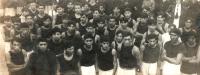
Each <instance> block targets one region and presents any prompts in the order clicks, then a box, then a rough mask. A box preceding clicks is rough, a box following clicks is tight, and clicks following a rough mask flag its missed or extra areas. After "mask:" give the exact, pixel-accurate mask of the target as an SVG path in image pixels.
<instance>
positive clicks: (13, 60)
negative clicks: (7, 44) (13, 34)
mask: <svg viewBox="0 0 200 75" xmlns="http://www.w3.org/2000/svg"><path fill="white" fill-rule="evenodd" d="M27 61H28V55H27V53H26V51H25V50H24V49H22V48H21V43H20V41H19V40H12V41H11V50H10V51H9V52H8V53H6V63H7V66H8V71H9V75H28V73H27V72H26V68H25V67H26V65H27Z"/></svg>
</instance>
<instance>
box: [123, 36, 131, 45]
mask: <svg viewBox="0 0 200 75" xmlns="http://www.w3.org/2000/svg"><path fill="white" fill-rule="evenodd" d="M132 42H133V40H132V39H131V36H126V37H124V46H131V45H132Z"/></svg>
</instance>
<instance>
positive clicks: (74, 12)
mask: <svg viewBox="0 0 200 75" xmlns="http://www.w3.org/2000/svg"><path fill="white" fill-rule="evenodd" d="M67 7H68V9H67V11H65V9H64V7H63V6H60V5H57V6H56V12H57V15H56V16H53V17H51V16H49V15H48V14H46V13H45V12H44V10H45V6H43V5H38V6H37V7H36V3H31V4H30V8H28V9H26V8H24V9H22V14H21V15H20V16H15V17H12V18H10V17H5V19H4V20H5V26H4V33H5V40H6V41H11V48H10V51H9V52H8V53H7V54H6V59H7V66H8V70H9V72H10V75H56V74H58V73H59V74H60V75H136V74H141V73H142V74H143V75H161V74H163V75H193V74H195V75H197V73H198V72H199V67H200V66H199V62H200V50H199V34H198V31H197V30H198V29H195V23H194V20H193V18H189V17H187V18H184V23H183V26H182V27H181V28H177V26H176V25H173V24H171V23H170V19H169V18H167V17H166V16H165V15H166V13H165V12H163V11H159V12H156V13H152V12H151V9H149V8H144V9H143V10H142V11H141V12H140V13H139V14H140V15H139V16H137V17H135V14H136V13H134V12H133V10H132V9H130V8H129V7H124V8H123V9H122V8H121V7H118V6H115V7H114V8H113V9H112V13H111V14H109V15H107V14H106V13H105V8H104V6H101V5H100V6H98V7H97V8H98V9H94V10H90V8H91V7H90V6H88V5H87V4H85V5H83V7H81V5H80V4H75V5H74V4H72V2H71V3H70V2H69V4H68V5H67ZM81 8H84V9H81ZM169 38H170V39H169Z"/></svg>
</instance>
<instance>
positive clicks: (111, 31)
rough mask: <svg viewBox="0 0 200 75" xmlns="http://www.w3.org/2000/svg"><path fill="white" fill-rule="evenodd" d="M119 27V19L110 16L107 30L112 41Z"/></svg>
mask: <svg viewBox="0 0 200 75" xmlns="http://www.w3.org/2000/svg"><path fill="white" fill-rule="evenodd" d="M117 27H118V25H117V20H116V19H115V18H114V17H110V18H109V20H108V26H107V30H108V35H109V37H110V40H111V41H114V38H115V33H116V29H117Z"/></svg>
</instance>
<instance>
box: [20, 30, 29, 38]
mask: <svg viewBox="0 0 200 75" xmlns="http://www.w3.org/2000/svg"><path fill="white" fill-rule="evenodd" d="M20 32H21V35H22V36H23V37H26V36H28V35H29V34H30V30H29V28H21V29H20Z"/></svg>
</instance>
